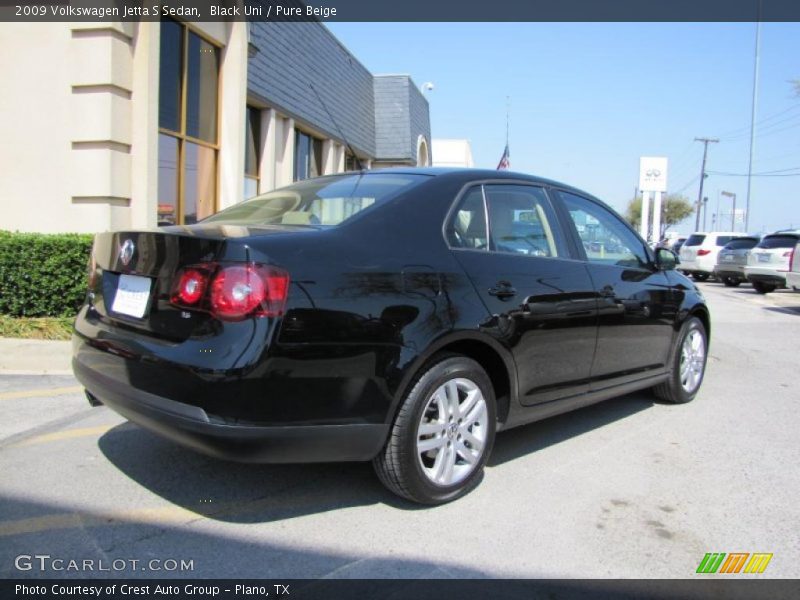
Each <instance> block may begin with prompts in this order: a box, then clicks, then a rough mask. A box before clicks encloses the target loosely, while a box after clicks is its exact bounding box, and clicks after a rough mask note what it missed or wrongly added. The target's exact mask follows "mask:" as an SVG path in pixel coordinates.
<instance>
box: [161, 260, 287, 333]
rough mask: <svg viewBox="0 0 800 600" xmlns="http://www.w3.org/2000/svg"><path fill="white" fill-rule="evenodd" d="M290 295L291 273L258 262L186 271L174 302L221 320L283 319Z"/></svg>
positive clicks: (175, 289)
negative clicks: (247, 318)
mask: <svg viewBox="0 0 800 600" xmlns="http://www.w3.org/2000/svg"><path fill="white" fill-rule="evenodd" d="M288 295H289V274H288V273H287V272H286V271H284V270H283V269H279V268H277V267H272V266H267V265H257V264H255V263H239V264H228V265H217V264H201V265H192V266H190V267H186V268H184V269H182V270H181V271H180V272H179V273H178V276H177V277H176V279H175V283H174V285H173V290H172V294H171V296H170V301H171V302H172V304H174V305H175V306H178V307H181V308H193V309H197V310H206V311H208V312H210V313H211V314H212V315H214V316H215V317H217V318H219V319H223V320H226V321H236V320H240V319H244V318H246V317H279V316H281V315H282V314H283V311H284V309H285V307H286V299H287V297H288Z"/></svg>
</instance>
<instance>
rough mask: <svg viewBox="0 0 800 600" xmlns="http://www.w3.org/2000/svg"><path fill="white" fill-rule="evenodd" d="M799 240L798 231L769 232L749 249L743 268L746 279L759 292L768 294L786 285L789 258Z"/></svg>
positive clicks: (799, 234) (799, 233)
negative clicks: (745, 264)
mask: <svg viewBox="0 0 800 600" xmlns="http://www.w3.org/2000/svg"><path fill="white" fill-rule="evenodd" d="M798 241H800V231H795V232H792V231H782V232H780V233H771V234H769V235H765V236H764V237H763V238H761V241H760V242H759V243H758V245H756V247H755V248H753V249H752V250H751V251H750V256H748V258H747V266H746V267H745V268H744V272H745V276H746V277H747V280H748V281H749V282H750V283H752V284H753V289H754V290H755V291H757V292H758V293H759V294H769V293H770V292H774V291H775V290H776V289H777V288H783V287H786V273H787V272H788V271H789V259H790V258H791V256H792V253H793V252H794V248H795V246H796V245H797V242H798Z"/></svg>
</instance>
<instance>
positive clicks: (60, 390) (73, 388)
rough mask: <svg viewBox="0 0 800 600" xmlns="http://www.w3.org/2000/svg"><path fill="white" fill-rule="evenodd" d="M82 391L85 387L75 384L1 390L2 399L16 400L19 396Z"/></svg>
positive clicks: (55, 394) (54, 394) (60, 394)
mask: <svg viewBox="0 0 800 600" xmlns="http://www.w3.org/2000/svg"><path fill="white" fill-rule="evenodd" d="M82 391H83V387H81V386H79V385H74V386H70V387H57V388H43V389H38V390H24V391H21V392H0V400H16V399H18V398H37V397H44V396H63V395H65V394H77V393H78V392H82Z"/></svg>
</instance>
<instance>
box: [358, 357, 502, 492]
mask: <svg viewBox="0 0 800 600" xmlns="http://www.w3.org/2000/svg"><path fill="white" fill-rule="evenodd" d="M496 418H497V417H496V407H495V397H494V389H493V388H492V384H491V381H490V380H489V377H488V375H486V371H484V370H483V368H482V367H481V366H480V365H479V364H478V363H477V362H475V361H474V360H472V359H470V358H467V357H465V356H453V355H442V356H440V357H439V358H438V360H437V362H435V363H433V364H430V365H428V366H427V367H426V368H425V369H424V371H423V372H422V374H421V375H420V376H419V377H418V378H417V380H416V382H415V383H413V384H412V386H411V389H410V391H409V392H408V393H407V394H406V395H405V397H404V398H403V400H402V402H401V404H400V410H399V411H398V413H397V416H396V417H395V420H394V423H393V424H392V428H391V432H390V435H389V440H388V441H387V443H386V446H385V447H384V449H383V450H382V451H381V452H380V454H378V456H376V457H375V458H374V459H373V461H372V464H373V466H374V468H375V472H376V473H377V475H378V478H379V479H380V480H381V483H383V485H385V486H386V487H387V488H388V489H389V490H390V491H392V492H394V493H395V494H397V495H398V496H402V497H403V498H407V499H409V500H412V501H414V502H419V503H421V504H443V503H445V502H450V501H452V500H455V499H456V498H459V497H461V496H463V495H464V494H466V493H468V492H469V491H470V490H472V489H473V488H475V486H477V485H478V484H479V483H480V481H481V478H482V476H483V467H484V466H485V465H486V461H487V460H488V458H489V454H490V453H491V451H492V446H493V444H494V436H495V426H496Z"/></svg>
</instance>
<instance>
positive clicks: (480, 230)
mask: <svg viewBox="0 0 800 600" xmlns="http://www.w3.org/2000/svg"><path fill="white" fill-rule="evenodd" d="M446 231H447V242H448V243H449V244H450V246H451V247H453V248H472V249H474V250H488V248H489V240H488V238H487V235H488V232H487V231H486V211H485V209H484V206H483V188H482V187H481V186H479V185H478V186H475V187H473V188H471V189H470V190H469V191H467V193H466V194H464V197H463V198H462V199H461V202H460V203H459V206H458V210H456V212H455V214H453V216H452V217H451V219H450V223H449V224H448V225H447V230H446Z"/></svg>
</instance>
